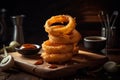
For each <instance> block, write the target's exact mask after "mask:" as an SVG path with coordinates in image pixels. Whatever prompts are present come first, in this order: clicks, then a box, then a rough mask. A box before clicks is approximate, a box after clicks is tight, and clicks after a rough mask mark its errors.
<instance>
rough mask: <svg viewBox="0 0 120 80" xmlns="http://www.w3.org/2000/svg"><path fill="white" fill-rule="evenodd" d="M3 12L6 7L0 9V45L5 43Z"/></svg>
mask: <svg viewBox="0 0 120 80" xmlns="http://www.w3.org/2000/svg"><path fill="white" fill-rule="evenodd" d="M5 12H6V9H4V8H3V9H1V11H0V47H1V46H3V44H5V43H6V40H7V26H6V22H5Z"/></svg>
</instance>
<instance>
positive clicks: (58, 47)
mask: <svg viewBox="0 0 120 80" xmlns="http://www.w3.org/2000/svg"><path fill="white" fill-rule="evenodd" d="M73 48H74V45H73V44H57V43H51V42H50V41H49V40H46V41H44V42H43V44H42V49H43V51H45V52H47V53H68V52H72V51H73Z"/></svg>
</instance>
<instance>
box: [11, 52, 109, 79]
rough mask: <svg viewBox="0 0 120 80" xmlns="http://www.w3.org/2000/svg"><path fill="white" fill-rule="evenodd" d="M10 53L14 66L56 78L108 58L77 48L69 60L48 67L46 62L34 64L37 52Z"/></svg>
mask: <svg viewBox="0 0 120 80" xmlns="http://www.w3.org/2000/svg"><path fill="white" fill-rule="evenodd" d="M10 55H12V56H13V57H14V60H15V67H17V68H19V69H22V70H24V71H26V72H29V73H32V74H34V75H37V76H39V77H43V78H56V77H57V78H58V77H64V76H69V75H73V74H75V73H76V72H77V70H79V69H83V68H94V67H97V66H102V65H103V64H104V63H105V62H106V61H107V60H108V58H107V57H106V56H103V55H99V54H95V53H91V52H87V51H82V50H79V54H77V55H75V56H73V58H72V60H71V61H70V62H68V63H65V64H59V65H57V66H58V67H57V68H54V69H51V68H49V67H48V66H50V65H51V64H48V63H46V62H44V63H43V64H42V65H34V64H35V63H36V62H37V61H38V59H39V56H40V55H39V54H38V55H35V56H32V57H31V56H27V57H26V56H22V55H21V54H19V53H18V52H12V53H10Z"/></svg>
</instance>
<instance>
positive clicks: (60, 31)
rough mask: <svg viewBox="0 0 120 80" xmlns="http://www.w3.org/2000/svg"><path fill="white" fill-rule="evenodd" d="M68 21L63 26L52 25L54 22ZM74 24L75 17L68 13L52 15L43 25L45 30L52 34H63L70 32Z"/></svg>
mask: <svg viewBox="0 0 120 80" xmlns="http://www.w3.org/2000/svg"><path fill="white" fill-rule="evenodd" d="M64 22H68V24H67V25H65V26H64V27H59V28H56V26H58V25H56V26H52V24H54V23H61V24H62V23H64ZM75 26H76V22H75V19H74V18H72V17H71V16H69V15H56V16H52V17H51V18H50V19H48V20H47V21H46V23H45V25H44V27H45V31H46V32H48V33H50V34H52V35H63V34H70V33H71V32H72V31H73V30H74V29H75Z"/></svg>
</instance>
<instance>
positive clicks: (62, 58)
mask: <svg viewBox="0 0 120 80" xmlns="http://www.w3.org/2000/svg"><path fill="white" fill-rule="evenodd" d="M72 55H73V54H72V53H65V54H57V53H56V54H49V53H46V52H43V53H42V54H41V57H42V58H43V60H44V61H46V62H48V63H63V62H66V61H69V60H71V58H72Z"/></svg>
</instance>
